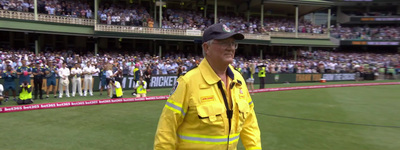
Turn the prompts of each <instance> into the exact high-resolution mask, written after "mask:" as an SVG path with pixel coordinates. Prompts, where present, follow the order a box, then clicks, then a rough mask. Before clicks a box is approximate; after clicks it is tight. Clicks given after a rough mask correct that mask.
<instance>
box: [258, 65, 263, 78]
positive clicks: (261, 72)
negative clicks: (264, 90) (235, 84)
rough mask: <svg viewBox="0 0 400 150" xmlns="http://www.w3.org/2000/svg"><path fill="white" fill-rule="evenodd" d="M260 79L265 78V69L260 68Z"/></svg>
mask: <svg viewBox="0 0 400 150" xmlns="http://www.w3.org/2000/svg"><path fill="white" fill-rule="evenodd" d="M258 77H260V78H262V77H265V67H261V68H260V71H258Z"/></svg>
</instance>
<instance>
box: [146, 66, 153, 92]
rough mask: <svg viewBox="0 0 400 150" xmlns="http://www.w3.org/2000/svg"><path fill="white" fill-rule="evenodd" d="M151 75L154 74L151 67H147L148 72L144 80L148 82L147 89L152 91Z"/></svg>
mask: <svg viewBox="0 0 400 150" xmlns="http://www.w3.org/2000/svg"><path fill="white" fill-rule="evenodd" d="M151 75H152V72H151V69H150V66H147V70H146V71H145V72H144V80H145V81H146V82H147V89H150V81H151Z"/></svg>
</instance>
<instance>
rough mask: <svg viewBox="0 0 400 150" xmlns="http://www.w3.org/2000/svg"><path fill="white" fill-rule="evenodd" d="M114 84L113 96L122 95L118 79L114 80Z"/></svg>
mask: <svg viewBox="0 0 400 150" xmlns="http://www.w3.org/2000/svg"><path fill="white" fill-rule="evenodd" d="M114 85H115V96H117V97H121V96H122V94H123V93H122V86H121V83H119V82H118V81H115V82H114Z"/></svg>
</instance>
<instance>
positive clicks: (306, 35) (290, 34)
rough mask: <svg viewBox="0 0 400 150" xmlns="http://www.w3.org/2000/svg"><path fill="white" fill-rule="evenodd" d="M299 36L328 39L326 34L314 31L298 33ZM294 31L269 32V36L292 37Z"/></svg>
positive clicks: (294, 34)
mask: <svg viewBox="0 0 400 150" xmlns="http://www.w3.org/2000/svg"><path fill="white" fill-rule="evenodd" d="M297 35H298V37H299V38H308V39H329V37H328V34H316V33H298V34H297ZM295 36H296V33H294V32H271V37H283V38H294V37H295Z"/></svg>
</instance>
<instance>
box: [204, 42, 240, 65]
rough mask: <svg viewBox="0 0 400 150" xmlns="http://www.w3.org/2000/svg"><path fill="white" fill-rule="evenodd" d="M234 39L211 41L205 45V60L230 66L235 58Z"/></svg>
mask: <svg viewBox="0 0 400 150" xmlns="http://www.w3.org/2000/svg"><path fill="white" fill-rule="evenodd" d="M234 43H235V39H233V38H227V39H223V40H213V41H212V42H211V43H209V42H207V43H205V46H204V50H205V53H206V56H207V59H211V60H213V61H220V62H221V63H224V64H231V63H232V62H233V58H234V57H235V50H236V49H235V46H234V45H235V44H234Z"/></svg>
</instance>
